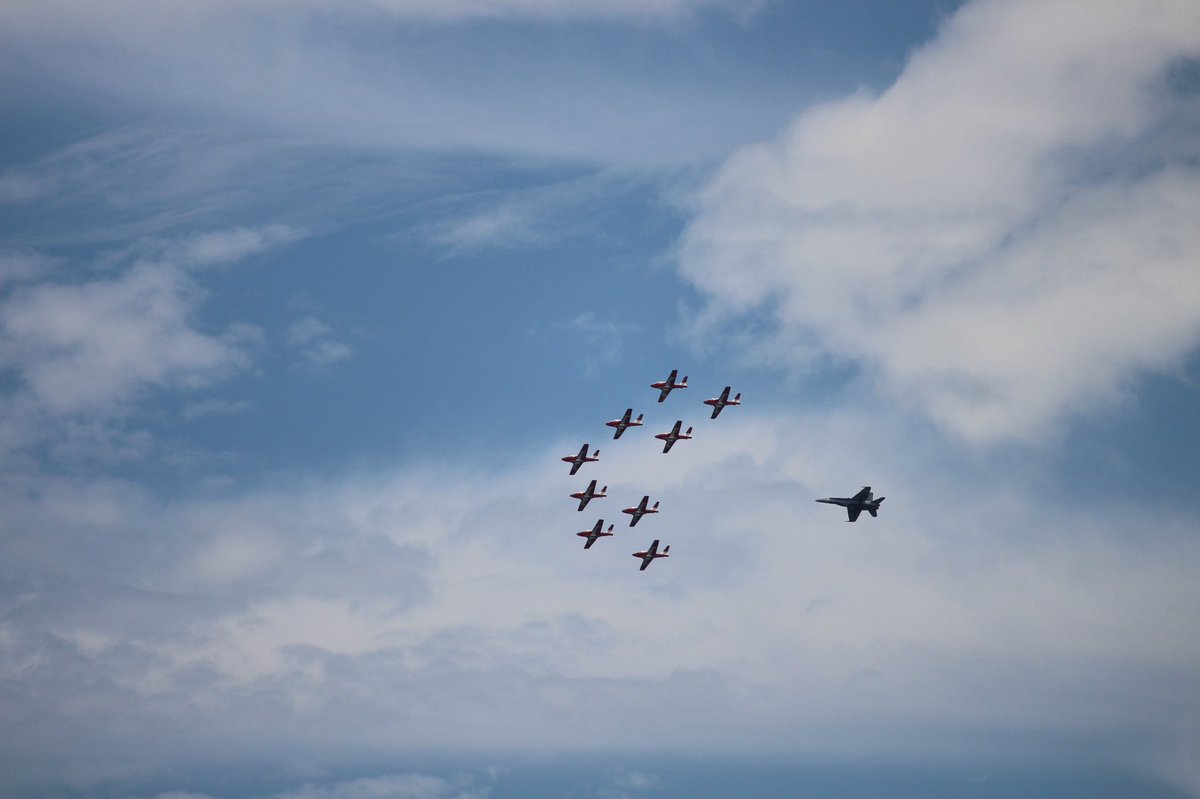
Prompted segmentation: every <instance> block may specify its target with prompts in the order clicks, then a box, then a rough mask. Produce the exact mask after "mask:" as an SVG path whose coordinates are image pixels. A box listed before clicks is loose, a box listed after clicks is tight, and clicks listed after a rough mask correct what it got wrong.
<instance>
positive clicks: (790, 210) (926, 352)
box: [680, 0, 1200, 443]
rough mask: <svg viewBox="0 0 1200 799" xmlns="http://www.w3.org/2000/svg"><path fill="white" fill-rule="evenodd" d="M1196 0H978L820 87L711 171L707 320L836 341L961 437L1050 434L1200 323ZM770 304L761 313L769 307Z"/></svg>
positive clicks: (820, 342)
mask: <svg viewBox="0 0 1200 799" xmlns="http://www.w3.org/2000/svg"><path fill="white" fill-rule="evenodd" d="M1198 31H1200V8H1198V7H1197V6H1196V5H1195V4H1194V3H1190V2H1186V1H1184V2H1163V3H1130V2H1123V1H1120V2H1107V3H1087V4H1083V3H1059V4H1052V5H1046V4H1043V3H1037V2H993V1H992V0H985V1H984V2H977V3H972V4H970V5H968V6H966V7H964V8H963V9H961V10H960V11H959V12H957V13H956V14H955V15H954V16H953V17H951V18H950V19H949V20H948V21H947V22H946V24H945V26H944V27H943V29H942V31H941V32H940V34H939V36H938V37H937V39H936V40H934V41H933V42H932V43H930V44H929V45H927V46H925V47H923V48H922V49H920V50H918V51H917V52H916V53H915V54H914V55H913V56H912V58H911V59H910V61H909V62H908V64H907V65H906V67H905V69H904V71H903V73H902V74H901V75H900V77H899V78H898V79H897V81H896V82H895V84H894V85H893V86H891V87H890V88H889V89H887V90H886V91H885V92H883V93H882V94H880V95H878V96H875V95H872V94H869V93H866V92H863V93H859V94H857V95H855V96H852V97H848V98H846V99H843V100H840V101H837V102H833V103H828V104H825V105H821V106H817V107H815V108H812V109H810V110H808V111H806V112H804V113H803V114H801V115H800V116H799V117H798V118H797V120H796V121H795V122H794V124H793V125H791V126H790V127H789V129H788V130H787V131H785V132H784V133H783V134H782V135H781V136H780V137H779V138H778V140H776V141H773V142H769V143H765V144H761V145H756V146H753V147H749V148H746V149H745V150H743V151H742V152H741V153H739V154H738V155H737V156H735V157H734V158H733V159H731V160H730V161H729V163H728V164H727V165H726V166H725V168H724V169H723V170H722V172H721V174H720V176H719V177H718V178H717V179H716V180H715V181H713V183H712V184H711V185H710V186H709V187H708V188H707V189H706V190H705V191H704V192H703V194H702V195H701V200H700V204H701V208H700V212H699V214H698V216H697V217H696V219H695V220H694V221H693V223H692V224H691V226H690V228H689V230H688V231H687V233H686V235H685V237H684V239H683V242H682V247H681V256H680V266H681V272H682V274H683V275H684V276H685V277H686V278H687V279H688V280H690V281H692V282H693V284H694V285H696V286H697V287H698V288H699V289H700V290H701V291H702V292H704V294H705V295H706V298H707V300H706V311H705V315H704V318H703V320H702V322H701V325H700V327H702V328H703V327H705V326H706V325H707V326H711V325H722V326H724V325H726V324H729V325H731V326H733V327H735V328H737V327H738V326H739V321H740V320H749V319H750V318H751V317H754V322H753V324H752V325H747V327H748V329H750V334H749V338H748V340H749V341H751V342H755V343H756V344H757V346H758V347H759V348H760V351H762V352H764V353H767V354H769V357H770V359H771V360H773V361H774V362H776V363H782V364H790V365H796V364H803V363H805V362H806V361H809V360H811V359H812V358H814V357H820V356H824V355H833V356H834V357H837V358H842V359H847V360H850V361H853V362H856V363H859V364H861V365H862V366H863V367H864V370H865V372H866V374H867V376H868V378H869V380H871V381H874V382H875V383H876V385H877V386H878V387H879V388H880V389H881V390H882V391H883V392H884V393H885V394H886V395H888V396H891V397H894V398H896V399H897V400H899V401H901V402H904V403H906V404H908V405H909V406H910V407H912V408H913V409H914V410H916V411H918V412H920V413H925V414H928V415H929V417H930V418H932V419H933V420H934V421H935V422H937V423H938V424H939V425H941V426H942V427H943V428H944V429H946V430H948V431H950V432H951V433H952V434H954V435H956V436H958V437H961V438H962V439H964V440H967V441H971V442H977V443H988V442H996V441H1003V440H1009V439H1014V438H1015V439H1026V440H1032V439H1037V438H1039V437H1042V436H1045V435H1046V434H1047V433H1049V432H1050V431H1051V430H1052V428H1053V426H1054V425H1055V424H1056V423H1057V422H1059V421H1061V420H1062V419H1063V418H1064V417H1066V416H1068V415H1070V414H1072V413H1074V412H1078V411H1080V410H1087V409H1091V408H1094V407H1096V406H1097V404H1103V403H1105V402H1111V401H1112V400H1113V399H1114V397H1118V396H1119V393H1120V390H1121V388H1122V387H1123V386H1124V385H1126V384H1127V383H1128V381H1131V380H1135V379H1137V378H1138V376H1139V375H1141V374H1143V373H1144V372H1146V371H1150V370H1163V369H1168V368H1169V367H1170V366H1171V365H1172V364H1174V363H1177V362H1178V361H1179V360H1180V359H1181V358H1182V357H1183V356H1184V355H1185V354H1186V353H1188V352H1189V351H1191V350H1192V349H1193V348H1194V347H1195V346H1196V345H1197V343H1198V342H1200V271H1198V270H1196V269H1195V258H1194V253H1195V252H1196V251H1197V250H1198V249H1200V227H1197V226H1196V225H1194V224H1191V222H1190V221H1189V220H1193V219H1196V218H1197V217H1198V215H1200V171H1198V170H1197V169H1196V168H1195V160H1194V159H1195V147H1194V139H1193V140H1190V141H1189V138H1188V137H1187V136H1181V135H1179V134H1181V133H1183V132H1185V131H1186V130H1188V129H1190V128H1189V127H1188V126H1189V125H1192V124H1194V122H1195V117H1196V115H1197V113H1200V112H1197V110H1196V108H1195V105H1194V98H1192V97H1191V96H1186V97H1185V96H1180V95H1177V94H1173V90H1172V89H1171V88H1170V87H1169V84H1168V81H1167V76H1168V73H1169V70H1170V69H1171V67H1172V66H1173V65H1174V64H1175V63H1176V62H1177V61H1178V60H1179V59H1182V58H1186V57H1195V56H1196V55H1198V54H1200V34H1198V33H1197V32H1198ZM764 312H765V313H766V314H768V315H769V319H770V320H771V323H770V324H769V325H765V326H764V325H763V324H762V323H761V320H760V319H759V318H758V316H757V315H758V314H760V313H764Z"/></svg>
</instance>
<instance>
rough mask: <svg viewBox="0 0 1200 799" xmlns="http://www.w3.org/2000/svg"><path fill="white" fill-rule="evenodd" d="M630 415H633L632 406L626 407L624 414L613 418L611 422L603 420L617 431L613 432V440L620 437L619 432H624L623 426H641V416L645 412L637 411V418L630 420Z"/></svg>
mask: <svg viewBox="0 0 1200 799" xmlns="http://www.w3.org/2000/svg"><path fill="white" fill-rule="evenodd" d="M632 415H633V408H626V409H625V415H624V416H622V417H621V418H620V419H613V420H612V421H611V422H605V424H606V425H608V426H609V427H615V428H616V429H617V431H616V432H615V433H613V439H614V440H615V439H618V438H620V437H621V434H622V433H624V432H625V428H627V427H641V426H642V417H643V416H645V415H646V414H644V413H639V414H638V418H637V419H635V420H633V421H630V419H629V417H631V416H632Z"/></svg>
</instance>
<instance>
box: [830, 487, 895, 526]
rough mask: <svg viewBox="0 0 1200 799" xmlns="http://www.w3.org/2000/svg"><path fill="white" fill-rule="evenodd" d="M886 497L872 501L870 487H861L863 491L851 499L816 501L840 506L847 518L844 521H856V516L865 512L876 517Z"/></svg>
mask: <svg viewBox="0 0 1200 799" xmlns="http://www.w3.org/2000/svg"><path fill="white" fill-rule="evenodd" d="M884 499H886V497H880V498H879V499H873V498H872V495H871V487H870V486H863V490H862V491H859V492H858V493H857V494H855V495H854V496H852V497H828V498H826V499H818V500H817V502H824V503H826V504H828V505H841V506H842V507H843V508H845V509H846V515H847V516H849V517H850V518H848V519H847V520H846V521H850V522H853V521H857V520H858V514H860V513H862V512H863V511H866V512H867V513H869V514H871V515H872V516H878V511H879V503H880V502H883V500H884Z"/></svg>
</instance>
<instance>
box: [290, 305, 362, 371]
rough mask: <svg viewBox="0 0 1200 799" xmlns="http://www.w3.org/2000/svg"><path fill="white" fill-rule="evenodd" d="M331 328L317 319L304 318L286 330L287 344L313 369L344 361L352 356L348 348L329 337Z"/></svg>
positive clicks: (313, 317) (311, 317)
mask: <svg viewBox="0 0 1200 799" xmlns="http://www.w3.org/2000/svg"><path fill="white" fill-rule="evenodd" d="M332 332H333V328H331V327H330V326H329V325H327V324H325V323H324V322H322V321H321V320H320V319H317V318H316V317H315V316H306V317H304V318H303V319H301V320H299V321H297V322H293V323H292V324H290V325H288V328H287V342H288V344H289V345H291V346H292V347H294V348H295V349H296V350H297V351H298V352H299V353H300V357H301V358H302V359H303V360H304V362H305V363H306V364H307V365H309V366H313V367H317V366H327V365H328V364H331V363H336V362H337V361H344V360H345V359H347V358H349V357H350V356H351V355H353V354H354V352H353V350H351V349H350V347H349V346H347V345H346V344H343V343H342V342H340V341H337V340H336V339H334V338H333V336H332V335H330V334H331V333H332Z"/></svg>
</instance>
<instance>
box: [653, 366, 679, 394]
mask: <svg viewBox="0 0 1200 799" xmlns="http://www.w3.org/2000/svg"><path fill="white" fill-rule="evenodd" d="M678 374H679V370H678V369H672V370H671V374H670V375H669V376H668V377H667V379H666V380H659V381H658V382H657V383H651V384H650V388H657V389H658V391H659V394H658V401H659V402H662V401H663V400H665V399H666V398H667V395H668V394H670V393H671V390H672V389H676V388H687V375H684V376H683V382H682V383H676V382H675V377H676V376H677V375H678Z"/></svg>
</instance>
